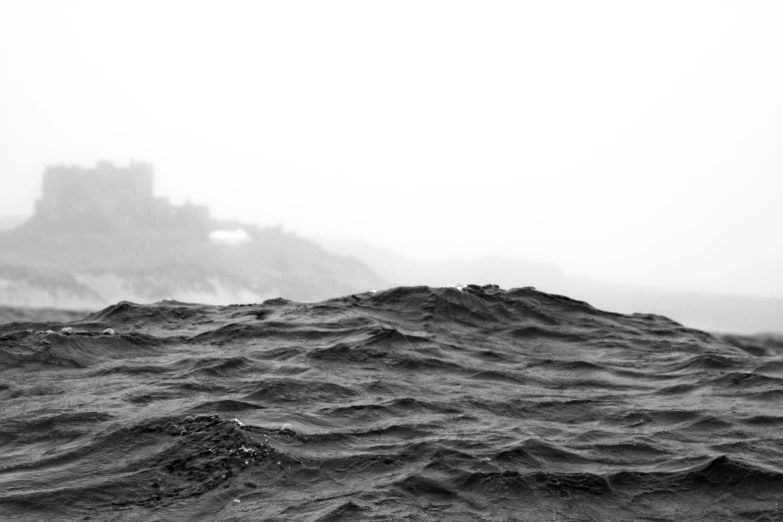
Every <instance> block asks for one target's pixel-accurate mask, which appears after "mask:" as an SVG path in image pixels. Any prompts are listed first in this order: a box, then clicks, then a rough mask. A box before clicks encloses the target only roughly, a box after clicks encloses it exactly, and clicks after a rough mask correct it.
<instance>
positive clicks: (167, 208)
mask: <svg viewBox="0 0 783 522" xmlns="http://www.w3.org/2000/svg"><path fill="white" fill-rule="evenodd" d="M152 183H153V168H152V165H150V164H146V163H137V162H131V164H130V166H129V167H118V166H115V165H114V164H112V163H109V162H98V164H97V165H96V167H95V168H94V169H85V168H82V167H76V166H55V167H49V168H47V169H46V170H45V172H44V176H43V190H42V194H41V198H40V199H39V200H38V201H37V202H36V215H35V217H34V218H33V220H34V221H35V222H36V223H38V224H39V225H43V226H44V227H50V228H60V229H62V228H66V229H70V230H74V231H84V232H115V233H122V232H127V233H134V232H142V231H148V232H149V231H163V232H174V231H176V232H184V233H188V234H193V235H198V236H201V235H204V236H205V235H206V233H207V229H208V224H209V209H208V208H207V207H203V206H196V205H185V206H179V207H178V206H174V205H171V204H170V203H169V202H168V200H166V199H164V198H155V197H154V195H153V186H152Z"/></svg>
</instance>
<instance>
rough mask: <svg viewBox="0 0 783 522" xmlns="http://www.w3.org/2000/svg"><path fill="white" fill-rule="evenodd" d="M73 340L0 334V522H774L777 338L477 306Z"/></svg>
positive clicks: (528, 297)
mask: <svg viewBox="0 0 783 522" xmlns="http://www.w3.org/2000/svg"><path fill="white" fill-rule="evenodd" d="M68 326H70V327H71V328H72V329H73V330H74V333H73V334H70V335H68V334H66V333H60V328H61V327H62V325H59V324H33V323H12V324H6V325H0V401H1V402H0V404H2V408H1V410H0V519H4V520H5V519H7V520H24V521H28V520H30V521H31V520H117V521H130V520H134V521H136V520H138V521H148V520H161V521H164V520H165V521H168V520H237V521H239V520H248V521H249V520H253V521H261V520H270V521H312V522H315V521H322V522H326V521H351V520H357V521H358V520H425V521H427V520H432V521H440V520H465V521H467V520H484V521H504V520H508V521H511V520H536V521H538V520H551V521H559V520H573V521H577V520H594V521H603V520H618V521H619V520H623V521H636V520H649V521H667V520H705V521H706V520H753V521H772V520H783V509H782V508H783V507H782V506H781V505H780V503H781V498H782V497H783V406H782V404H783V402H782V401H781V399H783V343H780V342H775V341H774V340H773V339H769V340H768V342H765V343H761V342H759V343H753V342H751V341H747V340H746V341H747V342H745V341H743V342H740V340H738V339H733V338H728V337H727V338H723V339H718V338H716V337H713V336H712V335H710V334H707V333H704V332H700V331H698V330H692V329H688V328H685V327H683V326H681V325H679V324H677V323H675V322H673V321H670V320H668V319H666V318H664V317H660V316H654V315H638V314H637V315H633V316H627V315H618V314H611V313H607V312H602V311H599V310H596V309H594V308H592V307H591V306H589V305H588V304H586V303H582V302H579V301H573V300H571V299H568V298H565V297H560V296H554V295H549V294H545V293H541V292H538V291H536V290H534V289H531V288H526V289H515V290H509V291H504V290H501V289H499V288H497V287H493V286H486V287H474V286H470V287H467V288H465V289H463V290H459V289H455V288H443V289H431V288H427V287H416V288H397V289H392V290H388V291H385V292H378V293H375V294H371V293H367V294H361V295H356V296H349V297H347V298H342V299H336V300H331V301H325V302H322V303H318V304H299V303H293V302H289V301H285V300H272V301H267V302H265V303H263V304H258V305H249V306H228V307H213V306H203V305H193V304H183V303H177V302H163V303H158V304H155V305H145V306H142V305H135V304H131V303H120V304H118V305H115V306H113V307H110V308H108V309H106V310H104V311H102V312H100V313H97V314H94V315H91V316H88V317H86V318H85V319H83V320H80V321H76V322H73V323H69V325H68ZM106 328H112V329H114V331H115V332H114V333H113V334H110V333H102V332H103V331H104V330H105V329H106Z"/></svg>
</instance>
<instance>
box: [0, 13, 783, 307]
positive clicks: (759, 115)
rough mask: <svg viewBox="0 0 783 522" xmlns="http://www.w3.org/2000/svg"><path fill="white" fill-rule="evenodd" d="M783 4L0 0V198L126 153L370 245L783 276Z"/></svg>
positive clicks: (10, 204)
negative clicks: (56, 173)
mask: <svg viewBox="0 0 783 522" xmlns="http://www.w3.org/2000/svg"><path fill="white" fill-rule="evenodd" d="M781 15H783V7H781V5H780V4H779V3H777V2H753V3H747V2H715V1H709V2H696V1H690V2H656V3H654V4H652V3H649V4H642V3H629V2H619V1H618V2H606V1H602V2H589V3H586V2H545V3H544V2H493V3H490V4H486V3H482V4H479V3H478V2H453V1H450V2H424V3H422V2H395V3H393V4H378V3H368V2H329V3H322V2H285V3H266V2H264V3H261V2H239V1H235V2H229V3H221V4H219V5H218V4H217V3H207V2H192V1H190V2H184V1H183V2H177V1H170V2H163V3H162V2H139V1H134V2H98V1H71V2H67V3H64V2H56V1H48V2H46V1H27V2H5V3H3V4H2V6H0V140H2V147H0V183H2V187H3V190H2V191H0V210H1V211H0V214H1V215H4V216H14V215H16V216H29V215H31V214H32V212H33V204H34V201H35V200H36V199H37V198H38V197H39V193H40V190H41V175H42V172H43V170H44V168H45V167H47V166H49V165H58V164H64V165H71V164H76V165H86V166H90V165H94V164H95V162H96V161H98V160H107V161H113V162H116V163H118V164H128V162H130V161H131V160H140V161H145V162H150V163H152V164H154V168H155V193H156V194H157V195H159V196H165V197H168V198H170V199H171V200H172V201H173V202H174V203H176V204H184V203H186V202H192V203H195V204H198V205H206V206H208V207H209V208H210V209H211V212H212V214H213V215H214V216H217V217H220V218H225V219H236V220H242V221H247V222H253V223H256V224H258V225H259V226H275V225H282V226H283V227H284V228H285V229H286V230H289V231H292V232H295V233H297V234H301V235H302V236H304V237H311V238H314V239H316V240H317V241H321V242H324V243H326V242H329V241H332V242H333V243H336V242H342V244H343V245H345V244H348V243H353V244H359V243H361V244H362V245H365V246H363V247H362V248H361V249H358V248H357V249H355V250H350V249H348V250H345V249H343V250H341V251H340V252H341V253H346V254H352V255H357V256H359V255H360V254H361V251H366V249H367V248H376V247H378V248H380V249H385V250H387V251H388V252H390V253H391V254H390V255H399V256H402V257H404V258H406V259H413V260H418V261H421V262H428V261H426V260H430V261H429V262H436V263H437V261H432V260H448V259H463V260H465V259H467V260H470V259H474V260H475V259H479V260H480V259H485V258H487V257H490V258H494V259H497V258H502V259H512V260H519V261H520V262H525V263H532V264H536V265H537V266H538V265H546V266H548V267H550V268H551V270H554V271H555V272H556V273H559V274H562V275H563V276H564V277H569V278H581V279H583V280H602V281H608V282H612V283H615V284H623V285H642V286H645V287H650V288H658V289H670V290H676V291H684V292H701V293H713V294H720V293H728V294H743V295H749V296H766V297H773V296H783V272H781V271H780V268H779V267H780V266H781V263H782V262H783V242H781V241H780V239H779V236H780V232H779V230H780V226H781V224H783V207H782V206H781V205H780V203H779V199H780V194H783V176H781V172H783V149H782V148H781V147H780V143H781V140H782V139H783V123H782V122H783V119H782V118H781V116H783V99H781V97H780V92H783V69H781V68H780V67H779V66H778V64H780V63H783V35H782V34H781V32H780V31H779V20H780V19H781ZM362 249H363V250H362ZM338 250H339V249H338ZM422 260H424V261H422ZM418 261H417V262H418ZM403 279H404V277H403ZM531 279H532V280H531V281H530V284H534V285H535V284H537V282H536V281H535V278H531ZM402 282H403V283H404V282H405V281H402ZM465 282H466V283H467V282H471V281H465ZM476 282H481V283H484V282H493V281H476ZM543 286H546V285H543Z"/></svg>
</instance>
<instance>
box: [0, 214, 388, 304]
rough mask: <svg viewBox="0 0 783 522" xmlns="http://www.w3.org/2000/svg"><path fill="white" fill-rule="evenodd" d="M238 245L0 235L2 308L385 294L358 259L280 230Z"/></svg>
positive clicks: (257, 232) (251, 231)
mask: <svg viewBox="0 0 783 522" xmlns="http://www.w3.org/2000/svg"><path fill="white" fill-rule="evenodd" d="M247 230H248V235H249V238H250V239H249V240H248V241H246V242H244V243H241V244H233V245H232V244H219V243H214V242H209V241H192V240H185V239H181V238H179V239H178V238H176V237H171V236H167V235H158V236H156V235H152V234H146V235H143V236H117V235H108V234H85V233H73V234H58V235H55V236H36V235H19V234H13V233H9V232H6V233H4V234H3V235H0V304H6V305H13V306H27V307H57V308H71V309H94V308H100V307H103V306H106V305H107V304H109V303H113V302H117V301H120V300H132V301H137V302H153V301H159V300H161V299H177V300H181V301H190V302H201V303H210V304H230V303H250V302H260V301H263V300H265V299H269V298H273V297H285V298H288V299H293V300H298V301H317V300H321V299H325V298H329V297H334V296H338V295H344V294H350V293H354V292H361V291H366V290H370V289H375V288H379V287H384V286H387V284H386V283H385V281H384V280H383V279H382V278H381V277H379V276H378V275H377V274H376V273H375V272H373V271H372V270H371V269H370V268H368V267H367V266H366V265H365V264H363V263H362V262H360V261H358V260H357V259H354V258H350V257H346V256H340V255H336V254H333V253H330V252H327V251H326V250H324V249H323V248H321V247H320V246H318V245H317V244H316V243H314V242H312V241H310V240H308V239H305V238H303V237H300V236H297V235H296V234H293V233H289V232H285V231H283V230H281V229H280V228H255V227H247Z"/></svg>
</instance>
